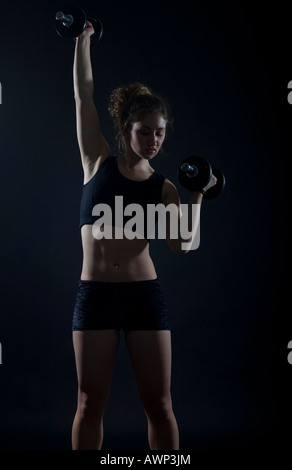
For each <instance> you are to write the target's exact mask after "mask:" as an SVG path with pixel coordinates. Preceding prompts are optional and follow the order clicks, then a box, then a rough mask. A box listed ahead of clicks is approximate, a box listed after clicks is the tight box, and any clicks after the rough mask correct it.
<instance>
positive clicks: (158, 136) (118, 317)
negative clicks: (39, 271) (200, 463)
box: [72, 22, 216, 450]
mask: <svg viewBox="0 0 292 470" xmlns="http://www.w3.org/2000/svg"><path fill="white" fill-rule="evenodd" d="M92 34H93V27H92V25H91V24H90V23H89V22H88V23H87V28H86V29H85V31H84V32H83V33H82V35H81V36H79V37H78V38H77V41H76V49H75V57H74V93H75V102H76V116H77V136H78V143H79V147H80V153H81V160H82V166H83V170H84V186H83V192H82V199H81V211H80V226H81V237H82V247H83V265H82V272H81V278H80V281H79V289H78V293H77V298H76V303H75V309H74V315H73V345H74V351H75V360H76V369H77V377H78V406H77V411H76V415H75V419H74V422H73V429H72V447H73V449H74V450H75V449H76V450H77V449H79V450H80V449H84V450H85V449H91V450H94V449H95V450H98V449H101V446H102V441H103V414H104V411H105V407H106V403H107V399H108V396H109V391H110V383H111V376H112V371H113V366H114V361H115V356H116V352H117V348H118V344H119V331H120V330H121V329H122V330H124V332H125V338H126V344H127V348H128V350H129V354H130V357H131V360H132V363H133V367H134V372H135V376H136V379H137V384H138V390H139V395H140V399H141V402H142V405H143V407H144V410H145V413H146V417H147V420H148V438H149V445H150V448H151V449H152V450H161V449H168V450H171V449H173V450H176V449H179V432H178V426H177V422H176V419H175V416H174V412H173V409H172V400H171V392H170V381H171V334H170V324H169V319H168V313H167V307H166V304H165V300H164V297H163V294H162V292H161V289H160V284H159V278H158V277H157V274H156V271H155V267H154V264H153V262H152V259H151V257H150V255H149V240H147V238H146V236H145V237H144V238H133V239H130V237H127V236H123V237H122V238H121V237H118V236H116V238H114V237H113V238H112V239H109V238H105V237H102V236H98V235H102V230H105V227H100V228H99V230H98V229H97V230H95V232H94V231H93V227H94V222H95V221H96V220H97V219H98V218H97V217H94V216H93V215H92V209H93V207H94V206H95V205H96V204H98V203H106V204H108V205H109V206H110V207H111V208H112V209H113V210H114V198H115V196H116V195H122V196H123V198H124V206H125V205H126V204H128V203H133V202H136V203H139V204H141V205H142V207H144V208H145V207H146V206H147V204H150V203H151V204H158V203H163V204H164V205H165V206H167V205H168V204H175V207H176V208H177V218H178V220H180V219H181V216H182V214H181V211H180V200H179V195H178V192H177V189H176V187H175V186H174V185H173V184H172V183H171V181H169V180H168V179H166V178H164V177H163V176H162V175H161V174H160V173H157V172H155V171H154V170H153V168H152V167H151V165H150V160H151V159H152V158H154V157H155V156H156V155H157V154H158V152H159V150H160V149H161V146H162V144H163V141H164V139H165V136H166V132H167V127H168V126H169V124H170V121H171V118H170V114H169V110H168V106H167V104H166V103H165V102H164V101H163V100H162V99H161V98H160V97H159V96H157V95H153V94H152V92H151V91H150V90H149V89H148V88H147V87H145V86H144V85H140V84H132V85H130V86H128V87H121V88H118V89H116V90H115V91H114V92H113V93H112V95H111V99H110V107H109V111H110V113H111V116H112V118H113V121H114V124H115V128H116V131H117V138H118V141H119V148H120V154H119V155H118V156H117V157H114V156H112V152H111V149H110V147H109V145H108V143H107V142H106V140H105V138H104V136H103V134H102V132H101V129H100V125H99V120H98V114H97V111H96V107H95V105H94V101H93V76H92V68H91V61H90V36H91V35H92ZM214 184H216V180H215V179H214V178H213V179H212V181H211V182H210V183H209V185H208V186H207V187H206V188H204V189H205V190H206V189H208V188H209V187H211V186H212V185H214ZM202 197H203V195H202V193H201V192H194V193H192V195H191V198H190V202H189V205H190V206H191V205H192V204H197V205H196V214H195V217H194V219H193V220H191V219H190V218H189V220H188V223H189V227H190V228H191V229H192V235H193V236H194V235H195V231H196V229H197V226H198V218H199V214H200V204H201V202H202ZM189 213H191V211H189ZM188 217H189V216H188ZM113 220H114V219H113ZM168 225H169V224H168ZM168 225H167V226H166V238H167V243H168V245H169V247H170V249H171V250H173V251H175V252H176V253H187V252H188V250H186V249H185V246H184V245H182V243H183V242H184V241H185V240H182V239H181V238H180V237H178V238H177V239H173V238H170V236H169V230H170V227H169V226H168ZM98 231H99V234H98V233H97V232H98ZM113 233H115V231H114V232H113ZM182 246H184V249H183V248H182Z"/></svg>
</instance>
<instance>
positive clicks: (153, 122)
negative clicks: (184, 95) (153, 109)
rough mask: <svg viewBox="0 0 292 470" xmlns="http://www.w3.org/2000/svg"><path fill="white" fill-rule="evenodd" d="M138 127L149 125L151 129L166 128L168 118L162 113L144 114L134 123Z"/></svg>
mask: <svg viewBox="0 0 292 470" xmlns="http://www.w3.org/2000/svg"><path fill="white" fill-rule="evenodd" d="M134 126H136V127H148V128H150V129H165V127H166V120H165V119H164V117H163V116H162V114H160V113H155V114H144V115H142V116H140V117H139V119H138V121H137V122H136V123H135V124H134Z"/></svg>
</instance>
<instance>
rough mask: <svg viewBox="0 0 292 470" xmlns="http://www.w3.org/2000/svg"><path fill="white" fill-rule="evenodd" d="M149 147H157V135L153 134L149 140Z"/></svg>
mask: <svg viewBox="0 0 292 470" xmlns="http://www.w3.org/2000/svg"><path fill="white" fill-rule="evenodd" d="M148 143H149V147H156V144H157V139H156V135H155V134H151V135H150V136H149V139H148Z"/></svg>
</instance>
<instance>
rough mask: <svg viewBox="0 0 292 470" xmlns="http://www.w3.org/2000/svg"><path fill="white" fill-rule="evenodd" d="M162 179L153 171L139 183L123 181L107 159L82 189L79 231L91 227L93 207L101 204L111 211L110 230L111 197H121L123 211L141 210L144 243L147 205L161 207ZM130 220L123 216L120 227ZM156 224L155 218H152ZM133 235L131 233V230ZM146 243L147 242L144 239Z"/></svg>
mask: <svg viewBox="0 0 292 470" xmlns="http://www.w3.org/2000/svg"><path fill="white" fill-rule="evenodd" d="M164 180H165V177H164V176H163V175H162V174H160V173H157V172H156V171H155V172H154V173H153V174H152V175H151V176H150V177H149V178H148V179H147V180H143V181H134V180H130V179H129V178H126V177H125V176H123V175H122V174H121V172H120V171H119V169H118V161H117V157H115V156H114V157H109V158H107V159H106V160H105V161H104V162H103V163H102V165H101V166H100V168H99V169H98V170H97V172H96V173H95V175H94V176H93V177H92V178H91V180H90V181H88V183H86V184H84V185H83V188H82V197H81V204H80V228H81V227H82V226H83V225H86V224H89V225H92V224H94V222H95V221H96V220H98V219H99V218H100V215H99V216H94V215H92V209H93V208H94V206H95V205H96V204H100V203H104V204H107V205H108V206H110V208H111V210H112V221H113V222H112V226H114V225H115V203H116V199H115V196H123V208H124V209H125V207H126V206H127V205H128V204H133V203H134V204H139V205H140V206H142V207H143V210H144V234H142V235H143V236H144V238H145V239H147V237H146V235H147V204H154V205H157V204H159V203H161V191H162V185H163V182H164ZM134 215H135V213H133V215H131V216H125V215H124V216H123V226H125V224H126V222H127V221H128V220H130V219H131V218H132V217H133V216H134ZM155 221H156V222H157V217H155ZM134 231H135V230H134ZM148 241H149V239H148Z"/></svg>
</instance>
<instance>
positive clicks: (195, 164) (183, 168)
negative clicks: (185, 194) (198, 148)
mask: <svg viewBox="0 0 292 470" xmlns="http://www.w3.org/2000/svg"><path fill="white" fill-rule="evenodd" d="M212 174H213V175H214V176H215V177H216V178H217V183H216V185H215V186H212V188H210V189H208V190H207V191H206V194H205V195H204V199H214V198H215V197H218V196H219V194H220V193H221V192H222V191H223V189H224V187H225V176H224V174H223V173H222V171H221V170H219V169H218V168H214V167H211V165H210V163H209V162H208V161H207V160H205V158H202V157H198V156H193V157H189V158H186V159H185V160H184V161H183V162H182V163H181V164H180V167H179V169H178V180H179V182H180V184H181V185H182V186H183V187H184V188H186V189H188V190H189V191H200V190H201V189H203V188H205V187H206V186H207V184H208V183H210V181H211V178H212Z"/></svg>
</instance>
